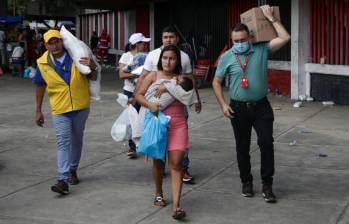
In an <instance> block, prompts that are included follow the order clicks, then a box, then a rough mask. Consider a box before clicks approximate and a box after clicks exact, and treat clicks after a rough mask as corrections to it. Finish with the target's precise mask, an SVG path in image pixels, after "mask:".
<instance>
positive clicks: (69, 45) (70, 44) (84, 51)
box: [60, 26, 92, 75]
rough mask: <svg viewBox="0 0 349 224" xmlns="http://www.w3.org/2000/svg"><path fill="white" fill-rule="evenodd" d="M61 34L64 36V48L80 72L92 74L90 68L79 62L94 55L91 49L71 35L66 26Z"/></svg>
mask: <svg viewBox="0 0 349 224" xmlns="http://www.w3.org/2000/svg"><path fill="white" fill-rule="evenodd" d="M60 34H61V36H62V40H63V45H64V48H65V49H66V50H67V51H68V53H69V55H70V56H71V57H72V59H73V61H74V62H75V64H76V67H77V68H78V70H79V71H80V72H81V73H82V74H84V75H88V74H90V73H91V69H90V67H88V66H86V65H82V64H80V63H79V60H80V58H82V57H90V55H91V54H92V52H91V49H90V48H89V47H88V46H87V45H86V44H85V43H84V42H82V41H81V40H79V39H77V38H76V37H75V36H74V35H73V34H71V33H70V32H69V31H68V30H67V29H66V28H65V27H64V26H62V28H61V30H60Z"/></svg>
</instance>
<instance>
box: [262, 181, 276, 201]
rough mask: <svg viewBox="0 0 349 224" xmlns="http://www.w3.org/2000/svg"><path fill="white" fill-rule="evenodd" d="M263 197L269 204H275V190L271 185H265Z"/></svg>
mask: <svg viewBox="0 0 349 224" xmlns="http://www.w3.org/2000/svg"><path fill="white" fill-rule="evenodd" d="M262 191H263V197H264V200H265V201H266V202H267V203H275V202H276V197H275V195H274V193H273V188H272V185H271V184H263V189H262Z"/></svg>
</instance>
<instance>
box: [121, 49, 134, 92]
mask: <svg viewBox="0 0 349 224" xmlns="http://www.w3.org/2000/svg"><path fill="white" fill-rule="evenodd" d="M132 62H133V54H132V53H131V52H130V51H128V52H126V53H123V54H122V55H121V58H120V60H119V64H124V65H130V64H132ZM123 89H124V90H126V91H129V92H133V91H134V90H135V84H134V82H132V80H131V79H125V80H124V87H123Z"/></svg>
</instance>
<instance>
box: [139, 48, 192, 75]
mask: <svg viewBox="0 0 349 224" xmlns="http://www.w3.org/2000/svg"><path fill="white" fill-rule="evenodd" d="M161 50H162V49H161V48H157V49H155V50H153V51H151V52H149V54H148V55H147V57H146V59H145V62H144V66H143V68H144V69H145V70H147V71H149V72H153V71H157V70H158V62H159V59H160V54H161ZM181 64H182V72H183V73H186V74H189V73H191V72H192V69H191V64H190V59H189V56H188V55H187V54H186V53H185V52H183V51H181Z"/></svg>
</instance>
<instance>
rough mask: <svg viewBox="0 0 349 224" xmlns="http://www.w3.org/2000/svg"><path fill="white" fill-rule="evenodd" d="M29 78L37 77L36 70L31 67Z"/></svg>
mask: <svg viewBox="0 0 349 224" xmlns="http://www.w3.org/2000/svg"><path fill="white" fill-rule="evenodd" d="M29 71H30V72H29V78H31V79H32V78H34V77H35V68H33V67H31V66H30V67H29Z"/></svg>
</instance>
